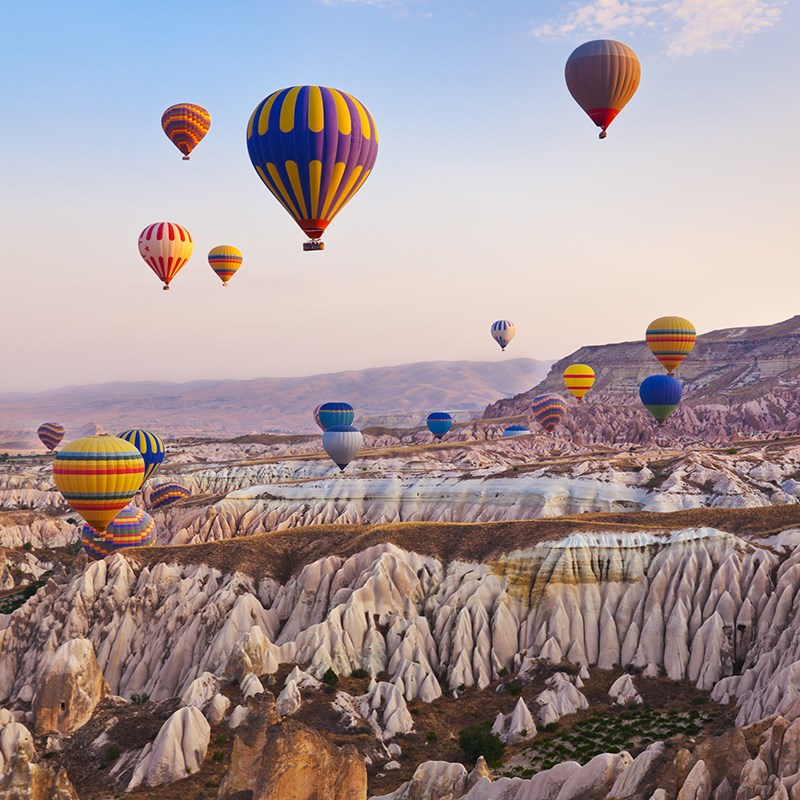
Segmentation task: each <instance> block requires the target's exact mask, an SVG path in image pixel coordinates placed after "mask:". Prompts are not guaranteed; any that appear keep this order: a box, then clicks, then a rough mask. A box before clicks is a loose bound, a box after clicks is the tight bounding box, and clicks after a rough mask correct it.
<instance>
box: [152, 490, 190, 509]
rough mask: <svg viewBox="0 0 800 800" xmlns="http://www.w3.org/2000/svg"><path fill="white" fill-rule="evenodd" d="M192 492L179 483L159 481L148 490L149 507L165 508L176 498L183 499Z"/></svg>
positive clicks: (176, 499)
mask: <svg viewBox="0 0 800 800" xmlns="http://www.w3.org/2000/svg"><path fill="white" fill-rule="evenodd" d="M191 494H192V493H191V492H190V491H189V490H188V489H187V488H186V487H185V486H181V484H180V483H160V484H159V485H158V486H155V487H153V490H152V491H151V492H150V507H151V508H153V509H156V510H158V509H160V508H166V507H167V506H171V505H172V504H173V503H177V502H178V500H185V499H186V498H187V497H189V496H190V495H191Z"/></svg>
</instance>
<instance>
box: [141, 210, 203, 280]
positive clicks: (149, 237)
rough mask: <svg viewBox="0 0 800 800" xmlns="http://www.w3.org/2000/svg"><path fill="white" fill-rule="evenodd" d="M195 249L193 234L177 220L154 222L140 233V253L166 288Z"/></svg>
mask: <svg viewBox="0 0 800 800" xmlns="http://www.w3.org/2000/svg"><path fill="white" fill-rule="evenodd" d="M193 250H194V243H193V242H192V235H191V234H190V233H189V231H187V230H186V228H184V227H183V226H182V225H178V223H177V222H154V223H153V224H152V225H148V226H147V227H146V228H145V229H144V230H143V231H142V232H141V233H140V234H139V255H140V256H141V257H142V258H143V259H144V262H145V264H147V266H148V267H150V269H152V270H153V272H155V274H156V275H157V276H158V278H159V280H161V281H163V283H164V289H165V290H166V289H169V285H170V283H171V282H172V279H173V278H174V277H175V276H176V275H177V274H178V272H180V270H181V268H182V267H183V265H184V264H185V263H186V262H187V261H188V260H189V259H190V258H191V257H192V251H193Z"/></svg>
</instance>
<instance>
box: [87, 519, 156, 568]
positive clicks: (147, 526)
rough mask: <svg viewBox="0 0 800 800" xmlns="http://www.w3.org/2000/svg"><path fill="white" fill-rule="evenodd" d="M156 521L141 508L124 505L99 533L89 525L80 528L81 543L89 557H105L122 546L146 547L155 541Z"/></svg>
mask: <svg viewBox="0 0 800 800" xmlns="http://www.w3.org/2000/svg"><path fill="white" fill-rule="evenodd" d="M155 540H156V523H155V522H154V521H153V518H152V517H151V516H150V515H149V514H148V513H147V512H146V511H142V509H141V508H136V506H125V508H123V509H122V511H120V512H119V514H117V516H116V517H114V519H113V520H112V521H111V522H110V523H109V524H108V527H107V528H106V530H105V533H103V534H99V533H97V531H96V530H94V528H92V527H91V526H90V525H84V526H83V528H82V529H81V544H82V545H83V549H84V550H85V551H86V553H87V555H88V556H89V558H92V559H99V558H105V557H106V556H108V555H111V553H114V552H116V551H117V550H121V549H122V548H124V547H148V546H150V545H152V544H154V543H155Z"/></svg>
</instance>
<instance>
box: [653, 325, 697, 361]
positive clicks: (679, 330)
mask: <svg viewBox="0 0 800 800" xmlns="http://www.w3.org/2000/svg"><path fill="white" fill-rule="evenodd" d="M645 338H646V340H647V346H648V347H649V348H650V352H651V353H652V354H653V355H654V356H655V357H656V358H657V359H658V360H659V361H660V362H661V363H662V364H663V365H664V367H665V368H666V370H667V372H668V373H669V374H670V375H672V373H673V372H674V371H675V369H676V368H677V367H678V366H679V365H680V364H681V363H682V362H683V360H684V359H685V358H686V356H688V355H689V353H691V352H692V348H693V347H694V343H695V342H696V341H697V331H695V329H694V325H692V323H691V322H689V320H688V319H684V318H683V317H659V318H658V319H654V320H653V321H652V322H651V323H650V324H649V325H648V326H647V333H646V334H645Z"/></svg>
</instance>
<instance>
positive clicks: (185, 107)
mask: <svg viewBox="0 0 800 800" xmlns="http://www.w3.org/2000/svg"><path fill="white" fill-rule="evenodd" d="M161 127H162V128H163V129H164V133H166V134H167V137H168V138H169V140H170V141H171V142H172V144H174V145H175V147H177V148H178V150H180V151H181V153H183V160H184V161H188V160H189V153H191V152H192V150H194V149H195V147H197V145H198V144H200V142H201V141H202V139H203V137H204V136H205V135H206V134H207V133H208V129H209V128H210V127H211V114H209V113H208V111H206V110H205V109H204V108H203V106H198V105H195V104H194V103H178V104H177V105H174V106H170V107H169V108H168V109H167V110H166V111H165V112H164V113H163V114H162V115H161Z"/></svg>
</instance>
